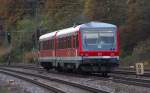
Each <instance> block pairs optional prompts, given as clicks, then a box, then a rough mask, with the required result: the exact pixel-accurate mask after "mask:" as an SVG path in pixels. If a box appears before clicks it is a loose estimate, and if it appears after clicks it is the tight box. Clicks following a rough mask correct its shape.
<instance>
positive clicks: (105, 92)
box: [0, 67, 110, 93]
mask: <svg viewBox="0 0 150 93" xmlns="http://www.w3.org/2000/svg"><path fill="white" fill-rule="evenodd" d="M0 69H3V70H7V71H12V72H15V73H20V74H25V75H31V76H35V77H39V78H42V79H46V80H50V81H55V82H58V83H63V84H67V85H70V86H73V87H77V88H80V89H83V90H87V91H89V92H92V93H110V92H108V91H104V90H100V89H96V88H92V87H89V86H85V85H81V84H78V83H73V82H69V81H65V80H60V79H56V78H51V77H48V76H43V75H38V74H33V73H27V72H22V71H16V70H12V69H7V68H3V67H0Z"/></svg>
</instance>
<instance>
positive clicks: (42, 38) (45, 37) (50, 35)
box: [39, 31, 57, 41]
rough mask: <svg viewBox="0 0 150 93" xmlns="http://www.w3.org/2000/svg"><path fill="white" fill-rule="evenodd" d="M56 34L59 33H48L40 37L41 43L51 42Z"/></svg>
mask: <svg viewBox="0 0 150 93" xmlns="http://www.w3.org/2000/svg"><path fill="white" fill-rule="evenodd" d="M56 32H57V31H55V32H51V33H47V34H44V35H42V36H40V38H39V41H46V40H49V39H51V38H53V37H54V36H55V34H56Z"/></svg>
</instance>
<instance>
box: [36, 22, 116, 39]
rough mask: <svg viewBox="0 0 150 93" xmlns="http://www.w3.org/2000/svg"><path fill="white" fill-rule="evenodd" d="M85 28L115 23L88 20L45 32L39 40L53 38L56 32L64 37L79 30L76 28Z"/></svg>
mask: <svg viewBox="0 0 150 93" xmlns="http://www.w3.org/2000/svg"><path fill="white" fill-rule="evenodd" d="M85 28H116V25H113V24H109V23H104V22H95V21H92V22H89V23H85V24H81V25H78V26H76V27H70V28H66V29H62V30H58V31H55V32H51V33H47V34H44V35H42V36H40V38H39V41H45V40H49V39H51V38H53V37H54V36H55V35H56V33H57V36H59V37H64V36H65V35H69V34H70V33H73V32H77V31H79V30H78V29H85Z"/></svg>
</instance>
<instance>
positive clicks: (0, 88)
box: [0, 87, 10, 93]
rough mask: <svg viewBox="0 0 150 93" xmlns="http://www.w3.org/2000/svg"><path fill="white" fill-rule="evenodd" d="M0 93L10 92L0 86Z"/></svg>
mask: <svg viewBox="0 0 150 93" xmlns="http://www.w3.org/2000/svg"><path fill="white" fill-rule="evenodd" d="M0 93H10V91H9V90H8V89H7V88H5V87H0Z"/></svg>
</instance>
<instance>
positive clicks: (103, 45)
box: [82, 31, 116, 50]
mask: <svg viewBox="0 0 150 93" xmlns="http://www.w3.org/2000/svg"><path fill="white" fill-rule="evenodd" d="M82 36H83V48H84V49H85V50H115V48H116V39H115V38H116V36H115V33H114V32H113V31H99V32H93V31H92V32H90V31H85V32H83V35H82Z"/></svg>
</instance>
